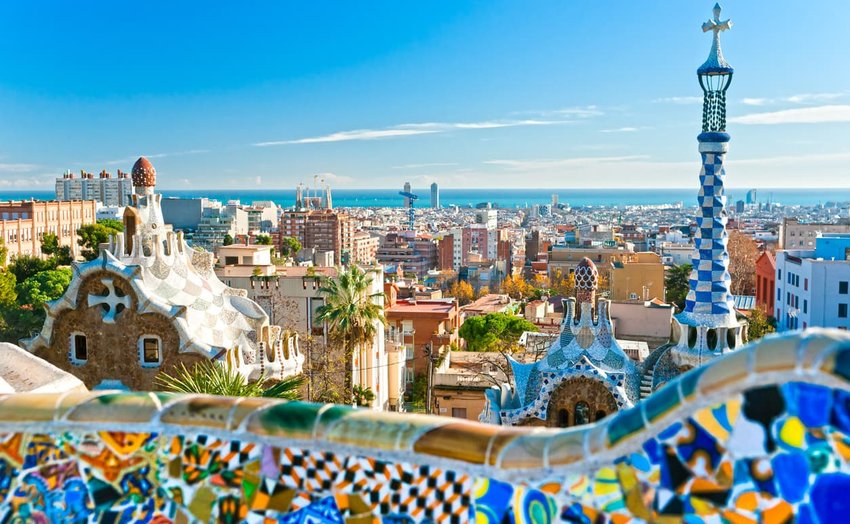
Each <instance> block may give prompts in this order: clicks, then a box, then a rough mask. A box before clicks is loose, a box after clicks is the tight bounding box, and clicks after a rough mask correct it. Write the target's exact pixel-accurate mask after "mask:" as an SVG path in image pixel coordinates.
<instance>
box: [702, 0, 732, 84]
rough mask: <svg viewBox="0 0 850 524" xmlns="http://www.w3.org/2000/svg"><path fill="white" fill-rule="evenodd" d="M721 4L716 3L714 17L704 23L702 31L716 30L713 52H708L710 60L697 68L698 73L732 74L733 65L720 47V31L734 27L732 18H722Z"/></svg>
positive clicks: (712, 44)
mask: <svg viewBox="0 0 850 524" xmlns="http://www.w3.org/2000/svg"><path fill="white" fill-rule="evenodd" d="M721 10H722V8H721V7H720V4H714V10H713V13H714V18H713V19H711V20H709V21H708V22H705V23H704V24H702V32H703V33H707V32H709V31H712V32H714V38H713V39H712V43H711V52H710V53H709V54H708V60H706V61H705V63H704V64H702V65H701V66H700V68H699V69H697V73H698V74H710V75H712V74H713V75H717V74H721V75H722V74H730V73H732V66H731V65H729V62H727V61H726V59H725V58H723V51H722V50H721V49H720V33H722V32H723V31H728V30H729V29H732V20H731V19H727V20H721V19H720V11H721Z"/></svg>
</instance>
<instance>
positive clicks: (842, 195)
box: [0, 188, 850, 208]
mask: <svg viewBox="0 0 850 524" xmlns="http://www.w3.org/2000/svg"><path fill="white" fill-rule="evenodd" d="M158 191H159V192H160V193H162V195H163V196H164V197H166V198H167V197H182V198H197V197H206V198H210V199H213V200H219V201H222V202H227V201H228V200H239V201H240V202H241V203H243V204H250V203H251V202H253V201H255V200H272V201H274V202H275V203H276V204H278V205H280V206H283V207H289V206H292V205H294V203H295V190H294V189H265V190H263V189H179V190H177V189H160V190H158ZM757 191H758V199H757V201H758V202H761V203H764V202H773V203H777V204H783V205H799V206H814V205H817V204H827V203H829V202H839V203H842V202H843V203H850V188H835V189H788V188H781V189H757ZM413 193H415V194H417V195H418V196H419V200H418V202H417V207H429V205H430V199H431V192H430V189H429V188H413ZM746 193H747V189H738V188H729V189H727V190H726V195H727V197H728V199H729V204H730V205H732V204H734V203H735V202H736V201H738V200H744V198H745V196H746ZM553 194H554V195H558V202H560V203H563V204H569V205H571V206H572V207H587V206H620V207H622V206H629V205H659V204H677V203H679V202H681V203H682V204H683V205H684V206H685V207H690V206H695V205H696V204H697V200H696V199H697V190H696V189H692V188H679V189H628V188H620V189H484V188H473V189H450V188H447V189H441V190H440V204H441V205H442V206H443V207H447V206H452V205H457V206H460V207H474V206H476V205H477V204H480V203H483V202H490V203H492V204H493V206H494V207H501V208H516V207H527V206H533V205H535V204H551V203H552V195H553ZM332 196H333V205H334V207H401V205H402V197H401V196H400V195H399V194H398V190H397V189H334V190H333V195H332ZM31 198H34V199H36V200H51V199H53V198H55V194H54V193H53V191H43V190H41V191H35V190H31V191H0V200H3V201H5V200H29V199H31Z"/></svg>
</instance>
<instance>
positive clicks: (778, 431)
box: [0, 331, 850, 524]
mask: <svg viewBox="0 0 850 524" xmlns="http://www.w3.org/2000/svg"><path fill="white" fill-rule="evenodd" d="M848 379H850V336H848V335H847V334H843V333H839V332H829V333H825V332H811V331H810V332H808V333H806V334H802V335H801V334H799V333H798V334H794V335H792V336H784V337H772V338H769V339H765V340H763V341H760V342H759V343H757V344H755V345H753V346H750V347H749V348H747V349H744V350H741V351H739V352H736V353H732V354H729V355H728V356H726V357H723V358H718V359H716V360H714V361H713V362H711V363H710V364H708V365H706V366H704V367H702V368H699V369H695V370H693V371H691V372H689V373H687V374H686V375H683V376H681V377H678V378H676V379H674V380H673V381H671V382H670V383H669V384H668V385H667V386H666V387H664V388H661V389H660V390H658V391H656V392H655V393H654V394H652V395H651V396H650V397H649V398H647V399H646V400H644V401H642V402H640V403H638V404H637V405H636V406H635V407H634V408H631V409H627V410H624V411H621V412H619V413H617V414H616V415H612V416H610V417H607V418H605V419H603V420H602V421H601V422H598V423H595V424H592V425H589V426H585V427H580V428H572V429H569V430H546V429H543V430H540V429H523V428H503V427H499V426H491V425H483V424H476V423H473V422H468V421H460V420H457V419H449V418H445V417H430V416H417V415H408V414H390V413H375V412H372V411H369V410H358V409H354V408H349V407H345V406H338V405H319V404H307V403H302V402H284V401H278V400H273V399H251V398H241V399H232V398H224V397H204V396H183V395H173V394H164V393H109V392H100V393H94V394H92V393H82V394H81V393H68V394H59V395H53V394H51V395H34V394H15V395H8V396H0V515H3V518H4V519H5V520H8V521H12V522H18V521H32V522H86V521H88V522H136V521H138V522H156V523H159V524H162V523H169V522H180V523H184V522H186V523H188V522H212V521H216V522H293V523H302V522H328V523H346V524H359V523H367V522H368V523H378V522H392V523H400V522H406V523H425V522H445V523H465V522H473V521H474V522H476V523H487V524H489V523H492V524H501V523H506V522H510V523H526V522H535V523H537V522H539V523H550V522H556V521H560V522H582V523H591V522H592V523H605V522H635V521H640V522H647V521H648V522H705V521H716V522H757V521H764V522H789V521H792V520H794V519H798V520H799V521H803V522H842V521H844V520H845V519H846V515H847V514H850V499H848V498H847V496H846V493H847V490H849V489H850V382H848Z"/></svg>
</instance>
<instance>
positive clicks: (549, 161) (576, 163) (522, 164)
mask: <svg viewBox="0 0 850 524" xmlns="http://www.w3.org/2000/svg"><path fill="white" fill-rule="evenodd" d="M648 158H649V157H648V156H645V155H632V156H589V157H576V158H554V159H553V158H543V159H530V160H505V159H499V160H486V161H484V163H485V164H487V165H491V166H500V167H503V168H505V169H510V170H513V171H536V170H546V169H554V168H585V167H590V166H596V165H600V164H612V163H622V162H633V161H637V160H647V159H648Z"/></svg>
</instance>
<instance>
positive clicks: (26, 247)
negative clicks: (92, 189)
mask: <svg viewBox="0 0 850 524" xmlns="http://www.w3.org/2000/svg"><path fill="white" fill-rule="evenodd" d="M96 211H97V202H95V201H94V200H69V201H64V202H60V201H56V200H51V201H47V202H45V201H34V200H31V201H22V202H2V203H0V238H2V239H3V241H4V242H5V243H6V247H7V248H8V249H9V258H14V257H18V256H27V255H29V256H36V257H41V258H45V256H44V255H43V254H42V253H41V238H42V237H43V236H44V234H45V233H53V234H55V235H56V237H57V238H58V240H59V245H60V246H69V247H70V248H71V254H72V256H76V254H77V251H78V250H79V245H78V244H77V229H79V228H80V226H82V225H84V224H92V223H94V222H95V220H96Z"/></svg>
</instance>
